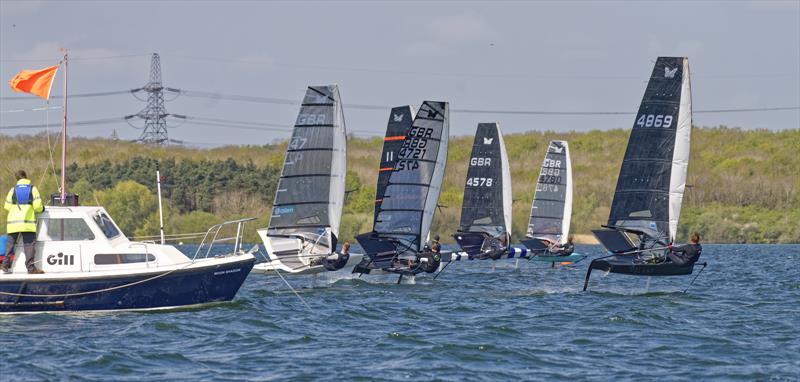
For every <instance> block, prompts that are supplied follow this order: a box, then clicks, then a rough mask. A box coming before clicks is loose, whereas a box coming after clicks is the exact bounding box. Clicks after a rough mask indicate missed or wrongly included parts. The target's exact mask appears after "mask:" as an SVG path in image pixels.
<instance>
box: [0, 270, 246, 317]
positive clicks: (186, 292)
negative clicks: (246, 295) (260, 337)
mask: <svg viewBox="0 0 800 382" xmlns="http://www.w3.org/2000/svg"><path fill="white" fill-rule="evenodd" d="M254 263H255V258H254V257H252V256H247V257H245V258H244V259H242V260H237V261H224V262H216V261H209V264H208V265H203V266H191V267H185V268H175V269H173V270H169V269H164V270H157V271H153V272H148V273H137V274H133V275H131V274H117V275H103V276H95V275H85V274H84V275H82V276H73V277H63V278H58V277H52V275H32V277H29V278H27V279H21V280H0V313H33V312H53V311H107V310H147V309H158V308H170V307H180V306H188V305H198V304H205V303H211V302H219V301H230V300H232V299H233V297H234V296H235V295H236V292H237V291H238V290H239V288H240V287H241V285H242V283H243V282H244V280H245V279H246V278H247V275H248V274H249V272H250V270H251V269H252V268H253V264H254ZM159 275H163V276H159ZM35 276H40V277H35ZM41 276H49V277H41ZM18 294H24V295H37V296H35V297H32V296H18ZM59 295H61V296H59ZM64 295H66V296H64Z"/></svg>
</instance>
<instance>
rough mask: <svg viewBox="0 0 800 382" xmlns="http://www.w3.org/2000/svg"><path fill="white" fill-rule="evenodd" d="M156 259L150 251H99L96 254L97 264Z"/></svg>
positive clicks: (132, 262) (128, 262) (139, 261)
mask: <svg viewBox="0 0 800 382" xmlns="http://www.w3.org/2000/svg"><path fill="white" fill-rule="evenodd" d="M150 261H156V257H155V256H153V255H151V254H149V253H146V254H145V253H98V254H96V255H94V263H95V264H97V265H110V264H134V263H146V262H150Z"/></svg>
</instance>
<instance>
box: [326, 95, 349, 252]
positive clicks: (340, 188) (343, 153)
mask: <svg viewBox="0 0 800 382" xmlns="http://www.w3.org/2000/svg"><path fill="white" fill-rule="evenodd" d="M333 86H334V89H335V92H336V96H335V97H334V98H335V99H337V100H338V99H340V97H339V87H338V86H336V85H333ZM333 125H334V126H341V128H336V129H335V130H334V134H333V157H332V161H331V182H330V193H329V195H328V200H329V201H330V204H328V211H329V212H328V216H329V217H330V218H329V222H330V231H331V233H332V234H333V235H335V236H336V237H339V225H340V223H341V221H342V208H343V207H344V193H345V183H346V180H347V128H346V127H345V123H344V111H343V110H342V103H341V102H336V110H335V111H334V120H333ZM332 250H336V248H332Z"/></svg>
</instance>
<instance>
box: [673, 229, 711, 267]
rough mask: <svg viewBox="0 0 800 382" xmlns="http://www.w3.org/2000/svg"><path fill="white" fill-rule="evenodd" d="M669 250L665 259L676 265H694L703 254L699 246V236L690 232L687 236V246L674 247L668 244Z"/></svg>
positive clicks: (701, 247)
mask: <svg viewBox="0 0 800 382" xmlns="http://www.w3.org/2000/svg"><path fill="white" fill-rule="evenodd" d="M669 249H670V251H669V252H668V253H667V258H668V259H669V261H671V262H672V263H674V264H677V265H684V264H694V263H695V262H697V260H698V259H699V258H700V254H701V253H702V252H703V246H701V245H700V234H698V233H697V232H692V234H691V235H690V236H689V244H684V245H679V246H675V247H673V246H672V245H671V244H670V245H669Z"/></svg>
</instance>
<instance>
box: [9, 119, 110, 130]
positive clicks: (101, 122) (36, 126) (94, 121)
mask: <svg viewBox="0 0 800 382" xmlns="http://www.w3.org/2000/svg"><path fill="white" fill-rule="evenodd" d="M123 121H124V118H123V117H115V118H102V119H91V120H87V121H70V122H69V126H90V125H105V124H110V123H119V122H123ZM52 126H56V125H53V124H50V125H48V124H44V123H42V124H34V125H11V126H2V125H0V130H22V129H43V128H46V127H52Z"/></svg>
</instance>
